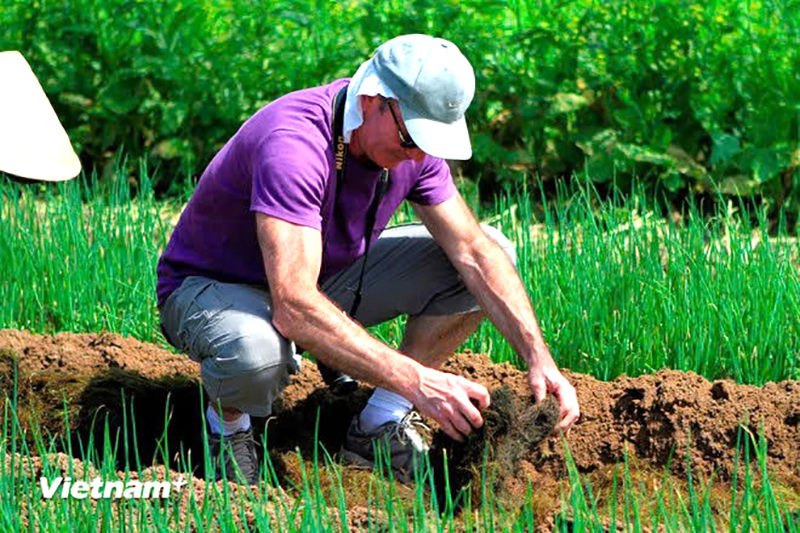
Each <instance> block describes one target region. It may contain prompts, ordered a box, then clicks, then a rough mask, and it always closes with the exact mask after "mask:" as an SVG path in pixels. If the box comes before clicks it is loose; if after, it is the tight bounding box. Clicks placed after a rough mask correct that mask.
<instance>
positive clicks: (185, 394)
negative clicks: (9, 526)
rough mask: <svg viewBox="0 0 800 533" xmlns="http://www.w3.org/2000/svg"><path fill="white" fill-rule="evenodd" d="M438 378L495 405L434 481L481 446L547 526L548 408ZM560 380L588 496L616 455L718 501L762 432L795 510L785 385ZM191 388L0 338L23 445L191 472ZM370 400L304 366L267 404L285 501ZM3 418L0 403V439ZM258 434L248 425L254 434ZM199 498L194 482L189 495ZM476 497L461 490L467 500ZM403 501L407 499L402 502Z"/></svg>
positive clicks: (12, 336)
mask: <svg viewBox="0 0 800 533" xmlns="http://www.w3.org/2000/svg"><path fill="white" fill-rule="evenodd" d="M15 367H16V384H15V381H14V375H15ZM446 370H448V371H450V372H453V373H457V374H461V375H464V376H466V377H469V378H470V379H473V380H475V381H477V382H480V383H482V384H483V385H485V386H486V387H487V388H488V389H489V390H491V391H493V392H492V397H493V404H492V407H491V408H490V410H488V411H487V412H485V413H484V418H485V420H486V425H485V426H484V428H483V429H482V430H481V431H479V432H476V433H474V434H473V436H471V437H470V439H468V440H467V442H466V443H464V444H458V443H453V442H451V441H450V440H449V439H448V438H447V437H446V436H445V435H444V434H443V433H442V432H441V431H436V430H435V431H434V432H433V435H432V436H431V439H432V442H433V448H434V451H433V453H432V463H433V465H434V468H435V469H436V472H437V473H438V472H441V469H440V468H437V465H440V463H441V458H442V456H443V451H442V450H445V449H447V457H448V464H449V466H450V476H449V477H450V480H451V485H453V486H455V487H461V486H464V485H466V484H467V483H469V482H471V481H472V482H474V483H475V482H479V480H480V474H481V472H480V466H481V463H482V461H483V457H484V448H485V445H486V444H489V448H488V453H489V459H490V463H491V469H492V472H493V473H492V479H493V483H494V488H495V490H496V491H497V492H498V494H500V495H501V497H506V498H507V501H508V502H509V503H508V505H509V506H510V507H511V508H513V507H514V505H515V504H516V505H519V504H520V503H521V501H522V500H523V498H521V496H522V495H524V494H525V491H526V490H527V488H528V486H529V484H530V485H531V486H532V487H534V488H535V489H536V491H535V492H536V494H535V497H534V505H535V507H536V509H535V510H536V511H538V514H537V516H540V517H546V516H551V515H552V513H553V511H554V510H555V509H557V508H558V507H559V505H560V501H561V500H560V492H561V491H563V490H564V484H565V483H566V477H567V467H566V459H565V451H564V440H563V439H561V438H560V437H557V436H556V437H548V436H547V435H548V433H549V428H550V427H552V426H553V424H555V422H556V420H557V418H558V417H557V413H556V410H557V405H556V404H555V403H550V402H545V404H544V405H534V404H533V403H532V402H531V399H530V396H529V390H528V386H527V383H526V376H525V373H524V372H521V371H519V370H517V369H515V368H513V367H512V366H510V365H508V364H498V365H495V364H491V363H490V361H489V359H488V358H487V357H486V356H483V355H478V354H470V353H467V354H459V355H457V356H455V357H454V358H453V359H452V360H451V362H450V363H448V365H447V367H446ZM565 374H566V375H567V377H568V379H569V380H570V381H571V382H572V383H573V384H574V385H575V388H576V389H577V392H578V398H579V401H580V405H581V412H582V416H581V419H580V421H579V422H578V424H577V425H576V426H575V427H574V429H573V430H572V431H571V433H570V435H569V436H568V438H567V440H566V442H567V443H568V445H569V450H570V453H571V455H572V459H573V460H574V463H575V465H576V467H577V470H578V472H580V473H581V474H582V475H583V478H584V479H585V480H588V481H589V482H591V483H592V487H593V490H595V491H596V493H597V494H600V493H602V491H603V489H604V487H607V486H609V485H610V484H611V480H612V478H613V476H614V472H615V469H618V468H619V465H620V464H621V463H623V462H624V461H625V456H626V453H627V456H628V465H629V467H628V468H629V472H630V477H631V479H632V480H634V481H635V482H641V483H642V484H648V483H655V481H654V480H658V482H661V481H663V479H664V474H663V472H664V467H665V466H668V467H669V469H670V471H671V472H672V473H673V474H674V478H675V479H676V480H678V481H677V483H681V481H680V480H682V479H685V478H686V477H687V476H686V473H687V471H688V469H689V468H691V472H692V475H693V476H694V478H695V479H698V477H699V478H700V479H708V478H709V477H710V476H712V475H714V476H715V479H716V480H717V481H716V482H715V483H716V485H717V489H716V490H719V491H720V494H721V495H723V496H724V494H725V493H726V492H725V491H726V490H728V489H726V488H725V487H726V485H725V484H726V483H727V482H729V481H730V480H731V477H732V475H733V467H734V457H735V453H736V445H737V438H739V439H742V441H743V443H745V444H744V446H749V451H750V453H751V457H754V456H755V454H754V450H755V448H754V443H755V442H756V440H757V436H758V435H759V434H760V433H763V436H764V438H765V439H766V450H767V464H768V467H769V469H770V472H771V473H772V476H773V483H776V484H777V485H778V486H780V487H781V490H784V491H786V494H788V495H789V498H790V501H794V502H795V503H796V502H797V495H798V494H799V493H800V427H798V425H799V423H800V383H798V382H797V381H784V382H781V383H769V384H767V385H765V386H763V387H753V386H746V385H737V384H735V383H733V382H732V381H728V380H721V381H715V382H713V383H712V382H709V381H707V380H705V379H704V378H702V377H700V376H698V375H695V374H693V373H685V372H677V371H672V370H664V371H660V372H658V373H656V374H654V375H647V376H641V377H637V378H629V377H621V378H618V379H616V380H614V381H612V382H601V381H598V380H596V379H594V378H592V377H589V376H585V375H581V374H574V373H570V372H566V371H565ZM198 379H199V372H198V368H197V366H196V364H195V363H193V362H191V361H190V360H189V359H188V358H187V357H186V356H183V355H181V354H175V353H172V352H170V351H167V350H164V349H161V348H159V347H157V346H154V345H151V344H146V343H142V342H139V341H136V340H133V339H128V338H123V337H120V336H118V335H112V334H71V333H62V334H58V335H55V336H39V335H32V334H29V333H26V332H21V331H15V330H0V391H2V392H1V393H2V394H3V395H5V396H9V397H11V396H13V390H14V387H15V386H16V389H17V398H18V400H17V414H18V418H19V420H20V424H21V427H22V428H23V431H25V432H26V435H27V436H28V437H30V436H31V435H32V434H33V432H32V431H31V428H32V426H34V425H37V426H38V427H40V428H41V429H42V430H44V431H45V432H46V433H49V434H51V435H64V434H65V432H64V430H65V426H66V423H67V420H68V423H69V425H70V429H71V434H72V435H73V444H75V445H76V446H77V444H78V440H81V441H82V442H84V443H85V442H87V439H88V438H89V437H90V436H93V437H94V439H95V442H102V437H103V433H104V424H105V422H106V421H107V422H108V426H109V429H110V431H111V435H114V434H115V432H116V431H117V430H118V429H119V430H120V432H121V433H120V438H122V437H123V436H124V434H123V433H122V429H121V428H123V427H124V425H125V420H128V425H129V427H128V430H127V439H128V444H129V449H130V450H133V448H134V445H135V447H136V450H137V452H138V456H139V460H140V461H141V463H142V464H144V465H149V464H164V463H166V464H168V465H169V466H173V467H174V466H175V465H177V464H178V462H177V460H178V458H179V457H182V458H183V459H184V461H186V460H187V459H189V460H190V461H191V464H192V465H200V464H201V463H202V449H203V448H202V440H201V439H202V420H203V417H202V406H201V398H200V387H199V386H198ZM123 390H124V392H125V394H124V400H123V394H122V391H123ZM369 393H370V390H368V389H367V388H366V387H362V388H361V389H359V390H358V391H357V392H356V393H354V394H352V395H350V396H348V397H346V398H337V397H333V396H331V395H330V394H329V393H328V391H327V389H325V387H324V386H323V384H322V381H321V379H320V378H319V375H318V373H317V371H316V369H315V368H314V365H313V364H310V363H306V364H304V367H303V370H302V371H301V372H300V374H298V375H296V376H294V379H293V382H292V384H291V385H290V386H289V387H288V388H287V389H286V391H285V393H284V395H283V397H282V398H281V400H280V401H279V402H278V404H277V405H276V406H275V411H276V412H275V415H274V417H272V418H271V419H270V420H269V421H268V423H267V424H266V425H267V427H268V431H267V447H268V449H269V453H270V457H271V459H272V460H273V462H274V464H275V468H276V471H277V474H278V476H279V478H280V480H281V481H282V483H281V484H282V486H283V487H284V488H286V489H287V491H289V493H291V492H292V485H293V484H299V483H300V481H301V477H302V476H301V474H300V468H301V467H300V464H299V460H298V457H297V453H296V451H297V450H299V451H300V453H301V455H302V457H303V458H304V460H306V459H308V458H311V457H312V455H313V453H314V444H313V443H314V436H315V434H317V436H318V440H319V442H320V443H321V444H322V445H323V446H324V447H325V449H326V450H327V451H328V452H330V453H331V454H332V455H333V454H334V453H335V452H336V451H337V450H338V449H339V447H340V445H341V443H342V440H343V438H344V433H345V431H346V429H347V424H348V422H349V420H350V418H351V417H352V416H353V415H354V414H355V413H357V412H358V411H359V409H361V407H362V406H363V405H364V403H365V402H366V400H367V398H368V396H369ZM0 400H2V399H1V398H0ZM167 405H169V410H167V408H166V407H167ZM123 406H127V407H123ZM3 407H4V406H2V405H0V427H2V423H3V421H2V416H3V412H4V411H3ZM126 411H127V413H126ZM131 419H134V420H135V423H136V429H135V431H133V430H132V428H131V427H130V424H131ZM167 421H168V422H169V423H168V424H166V422H167ZM262 422H263V421H262ZM165 424H166V425H167V427H168V432H167V436H168V439H167V442H168V445H167V446H163V443H162V446H160V447H159V445H158V444H159V439H160V438H161V436H162V433H163V431H164V427H165ZM261 426H263V424H256V428H257V429H258V428H259V427H261ZM66 445H67V443H64V444H63V446H62V449H66ZM165 448H166V449H165ZM73 449H79V448H75V446H73ZM133 462H134V457H133V453H132V452H131V453H130V454H128V458H127V459H126V457H125V455H124V454H122V453H121V454H119V461H118V465H117V467H118V469H120V470H122V469H124V468H125V467H126V466H133ZM126 463H127V464H126ZM740 468H741V464H740ZM162 469H163V467H162ZM195 475H196V476H198V477H202V475H203V472H202V468H201V467H200V466H197V467H196V468H195ZM370 475H371V474H370V473H368V472H364V471H359V470H354V469H349V468H344V470H343V487H344V489H345V493H346V498H347V501H348V504H349V505H350V506H351V507H352V508H357V507H359V506H362V507H359V509H360V511H358V512H354V513H353V516H352V517H351V518H352V519H353V520H354V523H355V524H358V523H360V522H359V520H360V519H361V518H360V515H359V513H361V514H364V513H362V512H361V511H363V506H365V505H367V504H368V498H369V496H368V493H367V491H368V488H367V487H368V486H369V483H366V482H365V480H366V479H368V477H369V476H370ZM617 475H619V472H618V471H617ZM325 478H326V479H327V478H328V476H325ZM197 481H199V479H198V480H196V482H195V483H197ZM328 483H330V481H328ZM198 486H199V485H197V484H195V488H197V487H198ZM329 488H330V486H328V487H323V490H327V489H329ZM729 492H730V491H729V490H728V495H729ZM401 493H402V490H401ZM479 493H480V491H479V490H474V491H473V494H474V495H479ZM411 494H412V492H411V490H410V489H408V495H409V497H411ZM401 495H402V494H401ZM601 501H602V497H601ZM507 508H509V507H507Z"/></svg>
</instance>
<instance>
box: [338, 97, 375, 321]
mask: <svg viewBox="0 0 800 533" xmlns="http://www.w3.org/2000/svg"><path fill="white" fill-rule="evenodd" d="M347 87H348V86H347V85H345V86H344V87H343V88H342V89H341V90H340V91H339V92H338V93H337V94H336V97H334V99H333V159H334V164H335V165H336V200H335V201H336V203H335V205H334V212H335V211H336V208H337V207H338V206H339V196H340V194H341V191H342V189H343V188H344V185H345V177H346V171H347V148H348V144H347V143H346V142H344V132H343V131H344V104H345V100H346V99H347ZM388 188H389V171H388V170H387V169H385V168H384V169H383V171H382V172H381V178H380V181H378V186H377V189H376V190H375V196H374V197H373V198H372V202H371V203H370V205H369V209H367V224H366V227H365V230H364V240H365V246H364V261H363V262H362V263H361V273H360V274H359V276H358V285H357V286H356V288H355V298H354V299H353V304H352V305H351V306H350V316H351V317H353V318H354V319H355V315H356V312H357V311H358V307H359V306H360V305H361V297H362V295H363V288H364V273H365V272H366V270H367V259H368V258H369V248H370V242H371V241H372V233H373V231H374V230H375V220H376V218H377V215H378V207H379V206H380V204H381V201H383V197H384V196H385V195H386V191H387V189H388Z"/></svg>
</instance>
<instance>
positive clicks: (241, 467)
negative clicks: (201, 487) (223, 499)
mask: <svg viewBox="0 0 800 533" xmlns="http://www.w3.org/2000/svg"><path fill="white" fill-rule="evenodd" d="M208 448H209V453H210V454H211V458H212V459H211V460H212V461H213V464H214V469H215V471H216V473H217V480H221V479H226V480H228V481H235V482H237V483H240V484H244V483H246V484H248V485H257V484H258V470H259V469H258V454H257V453H256V440H255V438H254V437H253V428H252V426H251V427H250V428H248V429H246V430H244V431H237V432H236V433H234V434H233V435H229V436H226V437H223V436H221V435H219V434H217V433H212V432H209V433H208ZM223 452H224V453H223Z"/></svg>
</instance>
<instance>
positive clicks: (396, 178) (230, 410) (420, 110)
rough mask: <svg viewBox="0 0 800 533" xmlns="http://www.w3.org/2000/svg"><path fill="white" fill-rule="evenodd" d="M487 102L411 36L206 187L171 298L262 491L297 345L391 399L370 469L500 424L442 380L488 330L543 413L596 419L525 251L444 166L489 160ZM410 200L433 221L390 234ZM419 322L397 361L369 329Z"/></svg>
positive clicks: (173, 330)
mask: <svg viewBox="0 0 800 533" xmlns="http://www.w3.org/2000/svg"><path fill="white" fill-rule="evenodd" d="M474 90H475V77H474V74H473V70H472V67H471V65H470V64H469V62H468V61H467V59H466V58H465V57H464V56H463V55H462V54H461V52H460V51H459V50H458V48H457V47H456V46H455V45H453V44H452V43H450V42H448V41H445V40H443V39H437V38H433V37H429V36H425V35H406V36H401V37H397V38H395V39H392V40H391V41H388V42H387V43H385V44H383V45H382V46H381V47H379V48H378V50H377V51H376V52H375V54H374V55H373V57H372V58H371V59H369V60H368V61H366V62H365V63H363V64H362V65H361V67H360V68H359V69H358V71H357V72H356V73H355V75H354V76H353V78H352V79H342V80H337V81H335V82H333V83H331V84H329V85H325V86H322V87H314V88H310V89H306V90H301V91H297V92H293V93H290V94H288V95H286V96H284V97H282V98H279V99H278V100H275V101H274V102H272V103H270V104H269V105H267V106H266V107H264V108H262V109H261V110H260V111H258V112H257V113H256V114H255V115H253V116H252V117H251V118H250V119H249V120H248V121H247V122H245V123H244V125H243V126H242V127H241V128H240V129H239V131H238V132H237V133H236V134H235V135H234V136H233V137H232V138H231V139H230V141H229V142H228V143H227V144H226V145H225V147H224V148H223V149H222V150H221V151H220V152H219V153H218V154H217V155H216V156H215V157H214V159H213V160H212V162H211V163H210V164H209V166H208V168H207V169H206V170H205V172H204V173H203V176H202V178H201V179H200V182H199V183H198V185H197V188H196V190H195V192H194V194H193V196H192V198H191V200H190V201H189V203H188V205H187V206H186V209H185V210H184V211H183V213H182V214H181V217H180V220H179V221H178V225H177V227H176V228H175V231H174V232H173V234H172V238H171V239H170V242H169V244H168V245H167V248H166V250H165V251H164V253H163V255H162V256H161V259H160V261H159V264H158V289H157V290H158V301H159V308H160V310H161V320H162V327H163V330H164V333H165V335H166V337H167V339H168V340H169V341H170V342H171V343H172V344H173V345H174V346H176V347H177V348H178V349H180V350H182V351H184V352H186V353H188V354H189V355H190V356H191V357H192V358H193V359H194V360H196V361H197V362H198V363H200V365H201V368H202V371H201V373H202V380H203V385H204V388H205V390H206V391H207V393H208V396H209V397H210V399H211V400H212V404H210V405H209V408H208V410H207V419H208V425H209V428H210V435H211V437H210V441H211V442H210V444H211V449H212V452H213V453H215V454H219V453H220V435H221V434H224V435H225V439H224V441H225V442H226V443H227V444H228V445H229V446H230V449H229V451H228V453H227V454H226V455H227V456H228V457H229V458H230V461H227V463H226V464H225V465H224V468H225V469H226V470H227V474H228V476H229V477H232V475H233V462H234V461H235V462H236V463H237V464H238V467H239V469H241V471H242V473H243V474H244V476H245V478H246V479H247V480H248V481H249V482H254V481H255V480H256V479H257V476H258V462H257V461H256V454H255V443H254V441H253V436H252V435H253V434H252V428H251V425H250V415H254V416H267V415H269V414H270V412H271V408H272V403H273V401H274V400H275V399H276V398H277V397H278V395H280V393H281V391H282V389H283V388H284V387H285V386H286V385H287V384H288V382H289V376H290V374H292V373H293V372H295V371H296V368H297V367H296V362H295V359H294V346H295V345H297V346H302V347H303V348H305V349H306V350H308V351H309V352H310V353H312V354H313V355H314V356H315V357H316V358H317V359H318V360H319V361H320V362H321V363H324V364H325V365H327V366H328V367H330V368H332V369H333V370H338V371H341V372H345V373H346V374H347V375H350V376H353V377H354V378H356V379H360V380H363V381H365V382H368V383H370V384H372V385H374V386H376V387H377V389H376V391H375V393H374V394H373V395H372V397H371V398H370V400H369V402H368V404H367V406H366V407H365V408H364V410H363V411H362V412H361V413H360V415H358V416H356V417H355V418H354V419H353V421H352V423H351V424H350V427H349V429H348V433H347V438H346V442H345V445H344V446H343V450H342V454H343V456H344V458H345V459H347V460H349V461H351V462H355V463H359V464H364V465H369V464H371V463H372V461H373V459H374V457H373V447H372V445H373V441H374V440H376V439H382V440H384V441H386V444H387V445H388V446H389V447H390V451H391V457H392V464H393V468H394V469H395V472H396V474H397V475H398V476H399V478H400V479H402V480H406V481H407V480H408V479H409V476H410V475H413V474H412V471H413V466H414V464H415V461H416V460H417V458H418V457H419V455H420V454H421V453H425V452H426V451H427V445H426V443H425V441H424V439H423V438H422V437H421V435H420V434H419V433H418V431H417V427H418V426H417V424H418V423H419V415H418V414H417V413H416V412H414V411H413V409H414V408H415V407H416V409H417V410H418V411H419V412H422V413H424V414H425V415H428V416H430V417H431V418H433V419H434V420H436V422H438V423H439V424H440V425H441V427H442V429H443V430H444V431H445V432H446V433H447V434H448V435H450V436H451V437H453V438H455V439H458V440H460V439H461V438H463V436H464V435H467V434H468V433H470V431H471V430H472V429H473V428H478V427H480V426H481V425H482V424H483V419H482V418H481V409H482V408H485V407H486V406H487V405H488V403H489V394H488V392H487V391H486V389H485V388H484V387H483V386H481V385H479V384H477V383H474V382H471V381H469V380H467V379H465V378H463V377H459V376H455V375H452V374H448V373H444V372H441V371H439V370H437V369H438V368H439V367H440V366H441V365H442V363H443V362H444V361H445V360H446V358H447V357H448V356H450V355H451V354H452V353H453V351H454V350H455V349H456V348H457V347H458V346H459V345H460V344H461V343H462V342H463V341H464V340H465V339H466V338H467V337H468V336H469V335H470V334H471V333H472V332H474V331H475V329H476V328H477V326H478V324H479V323H480V322H481V320H483V319H484V317H488V318H489V319H490V320H491V321H492V323H493V324H494V325H495V326H496V327H497V328H498V330H499V331H500V332H501V333H502V334H503V335H504V337H505V338H506V339H508V341H509V342H510V343H511V344H512V346H513V347H514V348H515V349H516V351H517V352H518V353H519V354H521V355H522V356H523V357H524V358H525V360H526V361H527V362H528V364H529V367H530V370H529V379H530V385H531V389H532V392H533V394H534V395H535V396H536V397H537V399H541V398H543V397H544V396H545V394H546V393H551V394H554V395H556V396H557V397H558V399H559V401H560V404H561V415H562V421H561V425H560V427H561V428H562V429H564V430H566V429H568V428H569V427H570V426H571V425H572V424H573V423H574V422H575V421H576V420H577V418H578V416H579V408H578V402H577V398H576V395H575V390H574V388H573V387H572V386H571V385H570V384H569V382H568V381H567V380H566V379H565V378H564V377H563V376H562V375H561V373H560V372H559V370H558V368H557V367H556V364H555V363H554V361H553V359H552V357H551V355H550V352H549V350H548V348H547V346H546V344H545V342H544V340H543V338H542V334H541V331H540V329H539V326H538V325H537V322H536V318H535V316H534V313H533V310H532V307H531V304H530V302H529V300H528V297H527V295H526V292H525V290H524V288H523V285H522V283H521V282H520V279H519V277H518V276H517V273H516V271H515V269H514V261H515V255H514V250H513V246H512V245H511V243H510V242H509V241H508V240H507V239H506V238H505V237H504V236H503V235H502V234H501V233H500V232H499V231H497V230H495V229H493V228H490V227H481V226H480V225H479V224H478V223H477V222H476V221H475V218H474V217H473V215H472V214H471V213H470V211H469V209H468V208H467V206H466V205H465V203H464V201H463V199H462V198H461V197H460V195H459V193H458V192H457V190H456V188H455V186H454V184H453V180H452V177H451V175H450V171H449V169H448V166H447V164H446V163H445V161H444V160H445V159H468V158H469V157H470V156H471V148H470V141H469V135H468V132H467V126H466V122H465V120H464V112H465V111H466V109H467V107H468V106H469V104H470V102H471V101H472V97H473V94H474ZM403 200H408V201H409V202H410V203H411V205H412V206H413V208H414V209H415V211H416V213H417V214H418V216H419V218H420V219H421V220H422V224H413V225H406V226H400V227H393V228H389V229H385V227H386V225H387V223H388V221H389V219H390V218H391V216H392V214H393V213H394V212H395V210H396V209H397V208H398V206H400V204H401V202H402V201H403ZM345 311H347V312H345ZM401 314H405V315H408V324H407V327H406V331H405V336H404V338H403V341H402V343H401V345H400V347H399V348H398V349H397V350H395V349H393V348H390V347H389V346H387V345H385V344H383V343H381V342H380V341H378V340H376V339H375V338H373V337H372V336H370V335H369V334H368V333H367V332H366V331H365V329H364V328H365V327H367V326H372V325H375V324H379V323H382V322H385V321H387V320H391V319H392V318H394V317H396V316H398V315H401ZM473 402H474V403H473ZM217 403H218V404H219V405H221V408H222V417H221V418H220V417H219V416H218V414H217V410H216V409H215V408H214V407H213V406H212V405H217Z"/></svg>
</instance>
